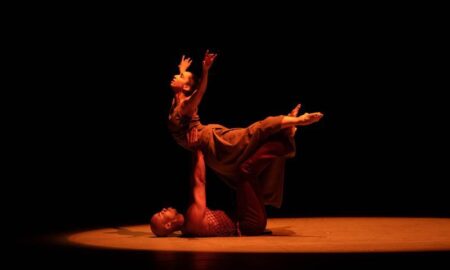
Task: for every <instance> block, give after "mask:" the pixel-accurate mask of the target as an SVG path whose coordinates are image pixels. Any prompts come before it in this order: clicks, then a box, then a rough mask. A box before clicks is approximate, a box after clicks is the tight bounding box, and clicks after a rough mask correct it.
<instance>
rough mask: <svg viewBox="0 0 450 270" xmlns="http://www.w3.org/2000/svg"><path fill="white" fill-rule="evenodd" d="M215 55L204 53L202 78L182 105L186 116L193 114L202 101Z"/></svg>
mask: <svg viewBox="0 0 450 270" xmlns="http://www.w3.org/2000/svg"><path fill="white" fill-rule="evenodd" d="M216 57H217V54H216V53H209V50H207V51H206V53H205V58H204V59H203V63H202V77H201V78H200V85H199V87H198V89H197V90H196V91H195V92H194V93H193V94H192V95H191V96H190V97H189V99H188V100H186V102H185V104H184V112H185V113H186V114H192V113H194V112H195V111H196V110H197V108H198V105H199V104H200V102H201V101H202V98H203V95H204V94H205V91H206V88H207V86H208V73H209V69H210V68H211V66H212V64H213V63H214V60H215V59H216Z"/></svg>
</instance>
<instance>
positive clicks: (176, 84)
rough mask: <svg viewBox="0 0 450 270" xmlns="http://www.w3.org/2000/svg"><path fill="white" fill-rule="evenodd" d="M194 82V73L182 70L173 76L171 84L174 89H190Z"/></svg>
mask: <svg viewBox="0 0 450 270" xmlns="http://www.w3.org/2000/svg"><path fill="white" fill-rule="evenodd" d="M192 83H193V76H192V73H190V72H189V71H185V72H182V73H180V74H177V75H175V76H173V79H172V81H171V82H170V86H171V87H172V89H173V90H174V91H180V90H190V88H191V85H192Z"/></svg>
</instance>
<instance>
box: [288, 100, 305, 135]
mask: <svg viewBox="0 0 450 270" xmlns="http://www.w3.org/2000/svg"><path fill="white" fill-rule="evenodd" d="M301 107H302V104H300V103H299V104H297V106H295V108H294V109H293V110H292V111H291V112H290V113H289V114H288V115H289V116H292V117H296V116H297V115H298V112H299V111H300V108H301ZM295 132H297V127H295V126H293V127H290V128H288V129H287V133H288V135H289V136H291V137H294V136H295Z"/></svg>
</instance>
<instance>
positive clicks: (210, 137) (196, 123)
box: [168, 105, 295, 207]
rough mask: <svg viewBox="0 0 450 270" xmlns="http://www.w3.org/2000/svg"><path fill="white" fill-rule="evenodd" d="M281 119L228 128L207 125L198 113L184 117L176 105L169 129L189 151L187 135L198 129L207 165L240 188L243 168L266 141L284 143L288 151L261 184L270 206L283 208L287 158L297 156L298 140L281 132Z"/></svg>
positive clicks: (273, 163) (263, 175) (262, 177)
mask: <svg viewBox="0 0 450 270" xmlns="http://www.w3.org/2000/svg"><path fill="white" fill-rule="evenodd" d="M282 117H283V116H282V115H280V116H269V117H267V118H265V119H264V120H261V121H257V122H255V123H253V124H251V125H250V126H248V127H246V128H227V127H225V126H222V125H219V124H208V125H203V124H201V123H200V118H199V116H198V114H197V113H195V114H194V115H193V116H192V117H188V116H184V115H182V114H181V111H180V106H176V105H174V106H173V107H172V109H171V112H170V114H169V124H168V125H169V130H170V132H171V134H172V136H173V138H174V139H175V141H176V142H177V143H178V144H179V145H181V146H182V147H184V148H185V149H188V150H192V149H190V148H189V147H188V145H187V138H186V134H187V132H188V131H189V130H190V129H191V128H194V127H195V128H197V130H198V132H199V133H198V134H199V143H200V147H201V149H202V152H203V154H204V157H205V162H206V164H207V165H208V166H209V167H210V168H211V169H212V170H213V171H215V173H216V174H217V175H218V176H219V177H220V178H221V179H222V180H223V181H225V183H227V184H228V185H229V186H230V187H232V188H234V189H235V188H236V182H237V181H239V179H240V178H239V165H240V164H241V163H242V162H243V161H245V160H247V159H248V158H249V157H250V156H251V155H252V154H253V153H254V152H255V151H256V150H257V149H258V148H259V147H260V146H261V145H263V144H264V142H267V141H268V140H281V141H282V142H283V145H285V148H286V151H285V153H284V154H283V155H282V156H280V157H279V158H275V159H273V160H272V161H271V162H270V163H269V165H268V166H267V167H266V168H265V169H264V170H263V172H262V173H261V174H260V175H259V181H260V182H259V183H260V186H261V191H262V194H263V200H264V203H265V204H266V205H272V206H275V207H280V206H281V203H282V199H283V185H284V169H285V161H286V158H291V157H294V156H295V141H294V140H293V138H292V137H290V136H289V135H288V134H287V133H286V132H283V131H284V130H283V131H282V130H281V119H282Z"/></svg>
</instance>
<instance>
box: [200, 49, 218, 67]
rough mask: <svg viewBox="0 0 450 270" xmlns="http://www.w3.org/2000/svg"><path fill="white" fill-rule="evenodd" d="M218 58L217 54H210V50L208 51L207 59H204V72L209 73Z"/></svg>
mask: <svg viewBox="0 0 450 270" xmlns="http://www.w3.org/2000/svg"><path fill="white" fill-rule="evenodd" d="M216 57H217V53H209V50H206V53H205V58H203V71H208V70H209V69H210V68H211V66H212V64H213V63H214V59H216Z"/></svg>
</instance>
